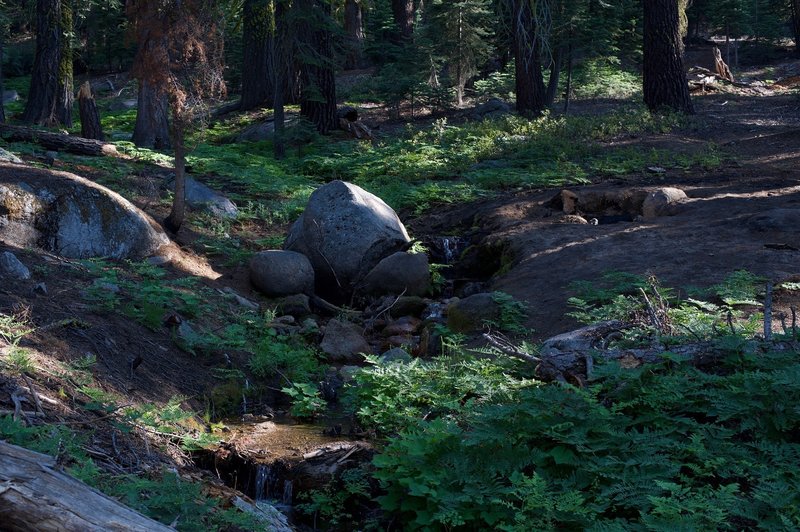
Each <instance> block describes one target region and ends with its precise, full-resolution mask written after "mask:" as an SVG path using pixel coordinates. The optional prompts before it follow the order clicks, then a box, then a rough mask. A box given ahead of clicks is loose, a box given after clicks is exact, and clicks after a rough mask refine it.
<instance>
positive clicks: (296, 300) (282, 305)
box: [272, 294, 311, 318]
mask: <svg viewBox="0 0 800 532" xmlns="http://www.w3.org/2000/svg"><path fill="white" fill-rule="evenodd" d="M272 304H274V305H275V309H276V310H277V311H278V313H280V314H288V315H289V316H294V317H295V318H304V317H306V316H309V315H311V301H310V300H309V297H308V296H307V295H305V294H292V295H290V296H286V297H282V298H280V299H274V300H272Z"/></svg>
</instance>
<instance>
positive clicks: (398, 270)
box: [357, 251, 431, 296]
mask: <svg viewBox="0 0 800 532" xmlns="http://www.w3.org/2000/svg"><path fill="white" fill-rule="evenodd" d="M430 284H431V273H430V267H429V265H428V256H427V255H425V254H424V253H406V252H403V251H398V252H397V253H392V254H391V255H389V256H388V257H386V258H385V259H383V260H382V261H380V262H379V263H378V264H377V266H375V267H374V268H372V269H371V270H370V272H369V273H368V274H367V276H366V277H365V278H364V280H363V281H362V282H361V283H360V284H359V286H358V289H357V292H358V293H359V294H363V295H374V296H380V295H385V294H392V295H400V294H404V295H408V296H422V295H425V293H426V292H427V291H428V288H430Z"/></svg>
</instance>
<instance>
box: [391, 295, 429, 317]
mask: <svg viewBox="0 0 800 532" xmlns="http://www.w3.org/2000/svg"><path fill="white" fill-rule="evenodd" d="M426 308H428V302H427V301H426V300H424V299H422V298H421V297H419V296H402V297H399V298H397V301H395V302H394V304H393V305H392V307H391V308H390V309H389V314H390V315H391V316H392V317H393V318H400V317H402V316H414V317H416V318H421V317H422V313H423V312H425V309H426Z"/></svg>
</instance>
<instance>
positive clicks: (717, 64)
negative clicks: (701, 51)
mask: <svg viewBox="0 0 800 532" xmlns="http://www.w3.org/2000/svg"><path fill="white" fill-rule="evenodd" d="M714 70H716V72H717V75H718V76H719V77H721V78H723V79H727V80H728V81H730V82H731V83H733V82H734V81H736V80H734V79H733V73H731V69H730V68H728V65H726V64H725V61H723V60H722V52H720V51H719V48H717V47H716V46H715V47H714Z"/></svg>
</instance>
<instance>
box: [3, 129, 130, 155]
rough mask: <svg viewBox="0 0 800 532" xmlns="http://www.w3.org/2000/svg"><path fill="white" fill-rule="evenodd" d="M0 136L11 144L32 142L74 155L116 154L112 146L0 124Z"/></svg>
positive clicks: (49, 132)
mask: <svg viewBox="0 0 800 532" xmlns="http://www.w3.org/2000/svg"><path fill="white" fill-rule="evenodd" d="M0 135H2V136H3V138H5V139H6V140H8V141H11V142H19V141H22V142H34V143H36V144H39V145H40V146H43V147H45V148H47V149H48V150H56V151H65V152H68V153H74V154H76V155H116V154H117V148H116V146H114V145H113V144H108V143H106V142H102V141H99V140H93V139H84V138H81V137H74V136H72V135H65V134H63V133H53V132H52V131H41V130H38V129H32V128H29V127H23V126H11V125H8V124H0Z"/></svg>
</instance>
